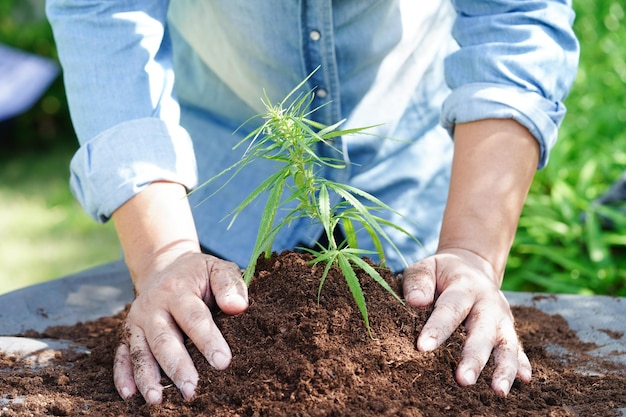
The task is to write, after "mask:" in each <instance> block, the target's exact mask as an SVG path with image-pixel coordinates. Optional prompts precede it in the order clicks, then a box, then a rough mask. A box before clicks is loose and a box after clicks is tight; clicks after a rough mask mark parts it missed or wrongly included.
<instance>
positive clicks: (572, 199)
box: [504, 1, 626, 296]
mask: <svg viewBox="0 0 626 417" xmlns="http://www.w3.org/2000/svg"><path fill="white" fill-rule="evenodd" d="M574 6H575V8H576V11H577V19H576V21H575V23H574V29H575V31H576V33H577V36H578V37H579V40H580V42H581V61H580V68H579V71H578V76H577V78H576V82H575V84H574V87H573V89H572V92H571V94H570V96H569V97H568V98H567V101H566V105H567V107H568V114H567V116H566V118H565V121H564V123H563V126H562V129H561V132H560V135H559V137H560V138H559V141H558V143H557V145H556V147H555V148H554V150H553V152H552V153H551V156H550V162H549V164H548V166H547V167H546V168H545V169H543V170H541V171H539V172H538V173H537V175H536V177H535V180H534V182H533V185H532V189H531V191H530V195H529V197H528V199H527V201H526V205H525V208H524V211H523V213H522V216H521V219H520V223H519V228H518V231H517V236H516V239H515V243H514V245H513V248H512V251H511V256H510V257H509V263H508V268H507V272H506V276H505V280H504V288H505V289H509V290H526V291H547V292H557V293H559V292H560V293H563V292H565V293H578V294H611V295H622V296H625V295H626V246H625V245H626V215H625V213H626V211H625V209H626V203H624V204H621V205H615V206H597V205H595V204H594V203H593V201H594V199H596V198H597V197H598V196H599V195H601V194H602V193H604V192H605V191H606V190H607V189H608V188H609V186H610V185H611V183H612V182H613V181H615V180H617V179H618V178H619V177H620V175H621V174H622V173H623V172H624V171H625V170H626V94H624V91H626V46H625V44H624V42H623V40H624V39H626V25H625V24H624V23H625V18H624V3H623V2H618V1H594V2H584V1H579V2H574ZM583 219H585V221H583ZM604 219H611V221H612V223H613V225H612V227H611V228H607V227H604V226H603V223H604V221H603V220H604Z"/></svg>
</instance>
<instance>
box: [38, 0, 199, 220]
mask: <svg viewBox="0 0 626 417" xmlns="http://www.w3.org/2000/svg"><path fill="white" fill-rule="evenodd" d="M168 3H169V2H168V1H164V0H143V1H140V0H125V1H120V2H118V1H103V0H100V1H98V0H48V2H47V7H46V12H47V16H48V19H49V21H50V23H51V25H52V29H53V33H54V37H55V41H56V44H57V49H58V53H59V58H60V61H61V65H62V67H63V72H64V80H65V86H66V92H67V97H68V102H69V105H70V112H71V116H72V122H73V125H74V128H75V130H76V134H77V136H78V140H79V142H80V148H79V149H78V151H77V152H76V154H75V156H74V158H73V159H72V163H71V178H70V185H71V188H72V192H73V193H74V195H75V196H76V198H77V199H78V201H79V202H80V203H81V205H82V206H83V208H84V209H85V211H86V212H87V213H88V214H89V215H90V216H91V217H93V218H94V219H96V220H98V221H102V222H103V221H106V220H107V219H108V218H110V216H111V214H112V213H113V211H115V210H116V209H117V208H118V207H119V206H121V205H122V204H123V203H124V202H125V201H127V200H128V199H129V198H131V197H132V196H133V195H135V194H136V193H138V192H139V191H141V190H142V189H143V188H144V187H146V186H147V185H148V184H150V183H151V182H154V181H158V180H164V181H173V182H178V183H181V184H183V185H184V186H186V187H187V188H192V187H193V186H195V184H196V182H197V174H196V165H195V156H194V152H193V145H192V143H191V140H190V138H189V135H188V134H187V132H186V131H185V129H183V128H182V127H181V126H180V125H179V119H180V110H179V106H178V103H177V101H176V98H175V97H174V93H173V85H174V72H173V69H172V58H171V52H172V51H171V44H170V40H169V36H168V33H167V25H166V23H165V22H166V15H167V8H168Z"/></svg>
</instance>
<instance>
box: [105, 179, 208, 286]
mask: <svg viewBox="0 0 626 417" xmlns="http://www.w3.org/2000/svg"><path fill="white" fill-rule="evenodd" d="M113 222H114V224H115V228H116V230H117V234H118V237H119V239H120V243H121V245H122V249H123V251H124V258H125V261H126V265H127V266H128V269H129V270H130V273H131V277H132V279H133V283H134V284H135V288H138V287H141V286H143V281H145V280H147V279H149V278H150V277H152V276H154V275H155V274H157V273H158V272H160V271H162V270H163V269H164V268H166V267H167V266H168V265H170V264H171V263H172V262H174V261H175V260H176V259H177V258H179V257H180V256H182V255H183V254H186V253H199V252H200V244H199V242H198V235H197V233H196V229H195V224H194V221H193V216H192V213H191V208H190V206H189V202H188V200H187V196H186V190H185V188H184V187H183V186H182V185H180V184H176V183H167V182H158V183H152V184H150V185H149V186H148V187H147V188H146V189H144V190H143V191H141V192H140V193H139V194H137V195H135V196H134V197H132V198H131V199H130V200H128V201H127V202H126V203H125V204H124V205H122V206H121V207H120V208H119V209H117V210H116V211H115V212H114V213H113Z"/></svg>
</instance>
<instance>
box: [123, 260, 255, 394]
mask: <svg viewBox="0 0 626 417" xmlns="http://www.w3.org/2000/svg"><path fill="white" fill-rule="evenodd" d="M166 265H167V266H165V267H164V268H161V269H160V270H158V271H156V272H154V273H153V276H152V277H151V279H147V280H143V282H145V285H144V286H143V288H136V289H135V290H136V298H135V300H134V301H133V303H132V305H131V307H130V310H129V312H128V315H127V317H126V320H125V323H124V329H123V330H124V333H125V334H124V335H123V337H122V344H120V346H119V347H118V349H117V351H116V355H115V364H114V368H113V372H114V381H115V387H116V388H117V391H118V392H119V394H120V395H121V396H122V398H124V399H126V398H129V397H131V396H132V395H134V394H135V393H136V392H137V391H139V392H140V393H141V395H142V396H143V397H144V398H145V400H146V402H147V403H148V404H159V403H160V402H161V400H162V390H163V387H162V386H161V383H160V380H161V373H160V369H159V366H160V368H161V369H163V371H164V372H165V374H166V375H167V376H168V377H169V378H170V379H171V380H172V381H173V382H174V384H175V385H176V386H177V387H178V389H179V390H180V392H181V393H182V395H183V397H184V398H185V399H190V398H192V397H193V395H194V393H195V389H196V386H197V384H198V372H197V370H196V369H195V367H194V364H193V362H192V360H191V357H190V356H189V353H188V352H187V349H186V348H185V344H184V339H183V338H184V335H187V336H188V337H189V338H190V339H191V341H193V343H194V344H195V345H196V346H197V347H198V349H199V350H200V352H202V354H203V355H204V356H205V357H206V359H207V360H208V361H209V363H210V364H211V365H212V366H213V367H214V368H216V369H220V370H221V369H225V368H226V367H228V365H229V364H230V360H231V351H230V348H229V347H228V344H227V343H226V341H225V340H224V338H223V336H222V334H221V333H220V331H219V330H218V328H217V327H216V325H215V323H214V321H213V318H212V316H211V312H210V310H209V307H215V306H217V307H219V308H220V309H221V310H222V311H223V312H225V313H226V314H239V313H242V312H243V311H245V310H246V308H247V307H248V295H247V288H246V286H245V284H244V282H243V280H242V279H241V272H240V269H239V267H238V266H237V265H235V264H234V263H231V262H226V261H223V260H221V259H218V258H216V257H213V256H210V255H204V254H202V253H195V252H187V253H183V254H182V255H178V256H176V257H175V258H174V260H173V261H172V262H168V263H166Z"/></svg>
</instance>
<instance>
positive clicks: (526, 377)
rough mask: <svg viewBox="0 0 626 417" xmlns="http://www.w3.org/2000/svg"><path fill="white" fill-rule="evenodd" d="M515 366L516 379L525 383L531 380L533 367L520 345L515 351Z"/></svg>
mask: <svg viewBox="0 0 626 417" xmlns="http://www.w3.org/2000/svg"><path fill="white" fill-rule="evenodd" d="M517 366H518V368H517V377H518V378H519V379H521V380H522V381H524V382H525V383H529V382H530V380H531V379H532V375H533V367H532V365H531V364H530V360H528V356H526V353H525V352H524V349H523V348H522V346H521V345H520V346H519V347H518V349H517Z"/></svg>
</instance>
